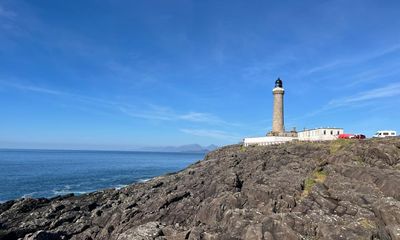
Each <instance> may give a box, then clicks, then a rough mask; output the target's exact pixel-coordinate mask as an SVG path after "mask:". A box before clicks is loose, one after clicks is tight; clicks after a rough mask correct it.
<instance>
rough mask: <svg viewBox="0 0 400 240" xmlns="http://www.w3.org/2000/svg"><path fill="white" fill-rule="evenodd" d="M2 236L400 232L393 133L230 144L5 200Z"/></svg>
mask: <svg viewBox="0 0 400 240" xmlns="http://www.w3.org/2000/svg"><path fill="white" fill-rule="evenodd" d="M3 184H4V183H3ZM0 239H1V240H5V239H26V240H28V239H32V240H33V239H38V240H39V239H87V240H89V239H104V240H106V239H110V240H128V239H129V240H131V239H160V240H161V239H218V240H219V239H268V240H270V239H400V138H392V139H372V140H365V141H358V140H354V141H353V140H341V141H340V140H338V141H333V142H323V143H306V142H293V143H287V144H283V145H275V146H258V147H247V148H244V147H242V146H240V145H233V146H227V147H224V148H220V149H218V150H215V151H213V152H211V153H209V154H208V155H207V156H206V157H205V159H204V160H202V161H199V162H197V163H195V164H192V165H191V166H189V167H188V168H186V169H185V170H182V171H180V172H178V173H174V174H169V175H165V176H160V177H157V178H154V179H152V180H150V181H148V182H146V183H139V184H133V185H130V186H128V187H125V188H123V189H119V190H104V191H99V192H95V193H91V194H86V195H82V196H63V197H56V198H53V199H20V200H15V201H9V202H6V203H3V204H0Z"/></svg>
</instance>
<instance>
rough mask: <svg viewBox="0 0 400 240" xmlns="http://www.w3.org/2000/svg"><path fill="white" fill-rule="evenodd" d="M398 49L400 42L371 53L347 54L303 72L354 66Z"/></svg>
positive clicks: (308, 72) (399, 48)
mask: <svg viewBox="0 0 400 240" xmlns="http://www.w3.org/2000/svg"><path fill="white" fill-rule="evenodd" d="M397 51H400V44H396V45H393V46H390V47H388V48H385V49H380V50H377V51H375V52H372V53H369V54H364V55H359V56H355V57H352V56H346V57H342V58H339V59H334V60H333V61H331V62H327V63H324V64H322V65H320V66H314V67H312V68H311V69H308V70H305V71H304V72H303V74H304V75H308V74H313V73H317V72H323V71H330V70H334V69H336V68H340V67H345V66H352V65H355V64H360V63H364V62H367V61H370V60H373V59H376V58H380V57H383V56H385V55H387V54H391V53H395V52H397Z"/></svg>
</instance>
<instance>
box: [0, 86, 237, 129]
mask: <svg viewBox="0 0 400 240" xmlns="http://www.w3.org/2000/svg"><path fill="white" fill-rule="evenodd" d="M0 85H3V86H7V87H12V88H15V89H18V90H22V91H30V92H35V93H40V94H47V95H55V96H60V97H68V98H69V99H72V100H73V101H79V102H84V103H87V104H89V105H96V106H101V107H102V108H104V107H108V108H112V109H113V110H117V111H119V112H121V113H123V114H125V115H128V116H131V117H135V118H142V119H148V120H159V121H186V122H193V123H205V124H209V125H226V126H238V125H239V124H236V123H229V122H227V121H224V120H223V119H221V118H219V117H218V116H215V115H213V114H211V113H204V112H195V111H189V112H186V113H178V112H177V111H175V110H173V109H172V108H170V107H165V106H159V105H155V104H144V106H133V105H131V104H129V103H122V102H117V101H112V100H107V99H102V98H96V97H91V96H85V95H80V94H75V93H70V92H66V91H59V90H54V89H51V88H45V87H38V86H35V85H31V84H21V83H10V82H5V81H0Z"/></svg>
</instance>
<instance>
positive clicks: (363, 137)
mask: <svg viewBox="0 0 400 240" xmlns="http://www.w3.org/2000/svg"><path fill="white" fill-rule="evenodd" d="M350 138H351V139H365V135H364V134H355V135H353V136H351V137H350Z"/></svg>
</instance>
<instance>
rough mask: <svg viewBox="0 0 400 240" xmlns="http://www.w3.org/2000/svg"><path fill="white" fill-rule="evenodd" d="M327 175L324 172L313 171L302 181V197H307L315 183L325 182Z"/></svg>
mask: <svg viewBox="0 0 400 240" xmlns="http://www.w3.org/2000/svg"><path fill="white" fill-rule="evenodd" d="M327 175H328V174H327V173H326V171H324V170H317V171H314V172H313V174H312V175H311V176H310V177H308V178H306V180H304V190H303V193H302V197H307V196H308V194H310V192H311V189H312V188H313V187H314V185H315V184H316V183H323V182H325V180H326V177H327Z"/></svg>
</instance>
